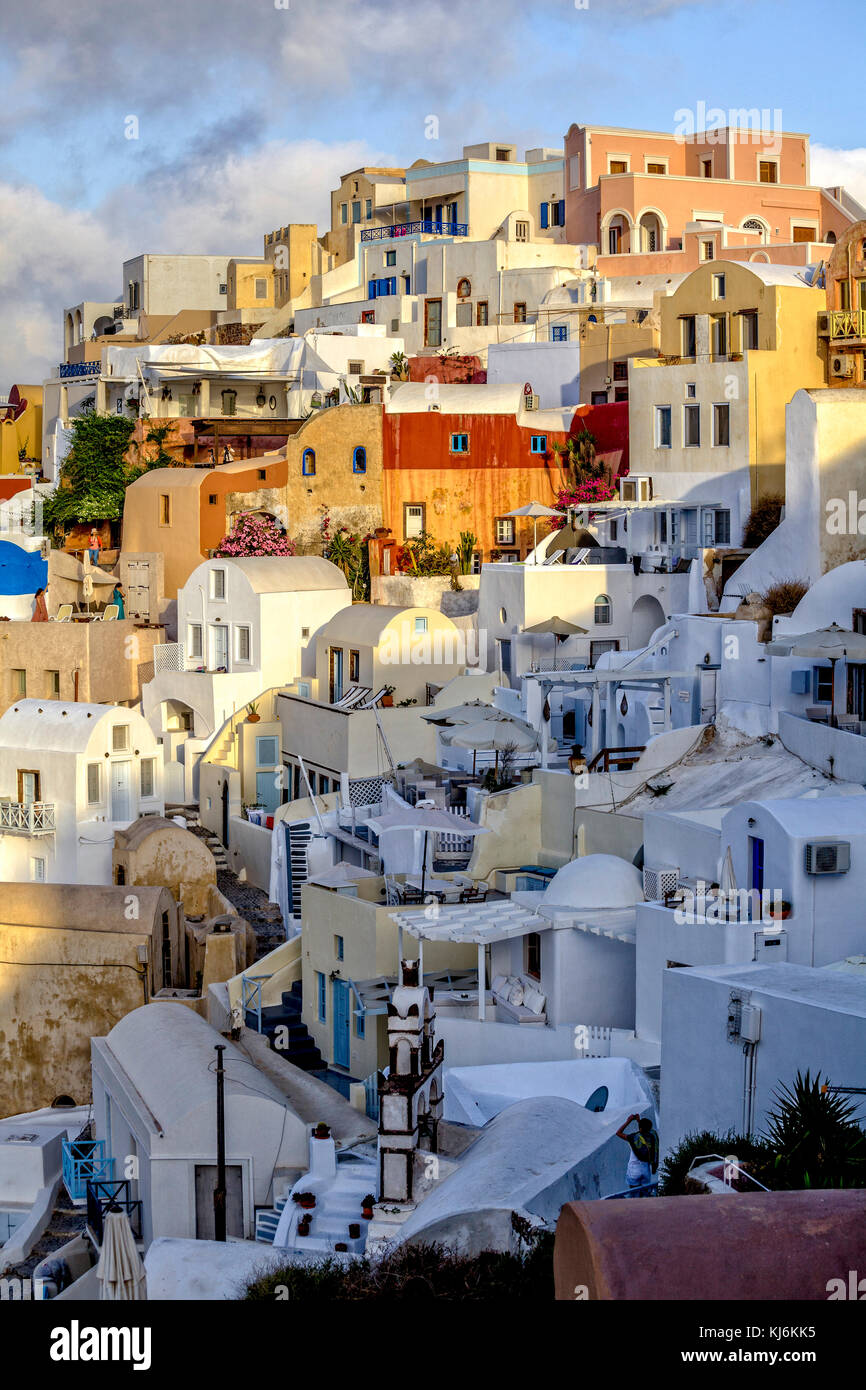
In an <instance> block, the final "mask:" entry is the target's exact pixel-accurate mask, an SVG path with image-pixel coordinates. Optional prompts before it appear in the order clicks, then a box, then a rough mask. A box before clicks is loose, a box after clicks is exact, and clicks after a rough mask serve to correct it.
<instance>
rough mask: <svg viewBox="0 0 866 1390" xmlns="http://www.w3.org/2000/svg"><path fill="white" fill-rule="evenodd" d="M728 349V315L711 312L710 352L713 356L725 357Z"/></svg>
mask: <svg viewBox="0 0 866 1390" xmlns="http://www.w3.org/2000/svg"><path fill="white" fill-rule="evenodd" d="M727 351H728V316H727V314H710V352H711V353H712V355H713V357H724V356H725V355H726V354H727Z"/></svg>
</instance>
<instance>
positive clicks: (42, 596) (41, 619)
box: [30, 589, 48, 623]
mask: <svg viewBox="0 0 866 1390" xmlns="http://www.w3.org/2000/svg"><path fill="white" fill-rule="evenodd" d="M47 598H48V590H47V589H37V590H36V593H35V594H34V595H33V616H32V617H31V619H30V621H31V623H47V622H48V604H47V602H46V600H47Z"/></svg>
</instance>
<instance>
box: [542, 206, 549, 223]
mask: <svg viewBox="0 0 866 1390" xmlns="http://www.w3.org/2000/svg"><path fill="white" fill-rule="evenodd" d="M549 211H550V205H549V204H548V203H542V204H541V225H542V227H546V226H547V218H548V213H549Z"/></svg>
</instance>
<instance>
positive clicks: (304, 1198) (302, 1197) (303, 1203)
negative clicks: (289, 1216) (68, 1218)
mask: <svg viewBox="0 0 866 1390" xmlns="http://www.w3.org/2000/svg"><path fill="white" fill-rule="evenodd" d="M292 1201H293V1202H297V1204H298V1206H299V1207H300V1208H301V1211H312V1210H313V1207H314V1206H315V1205H316V1194H315V1192H295V1193H294V1195H293V1196H292Z"/></svg>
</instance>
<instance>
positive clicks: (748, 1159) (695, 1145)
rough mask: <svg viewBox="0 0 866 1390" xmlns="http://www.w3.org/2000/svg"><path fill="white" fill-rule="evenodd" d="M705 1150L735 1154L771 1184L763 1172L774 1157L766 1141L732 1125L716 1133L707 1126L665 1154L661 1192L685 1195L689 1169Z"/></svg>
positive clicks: (744, 1164) (723, 1154)
mask: <svg viewBox="0 0 866 1390" xmlns="http://www.w3.org/2000/svg"><path fill="white" fill-rule="evenodd" d="M702 1154H721V1156H722V1158H727V1157H728V1155H729V1154H735V1155H736V1157H737V1160H738V1161H739V1162H740V1163H742V1164H743V1166H744V1167H746V1168H748V1170H749V1172H751V1173H754V1175H755V1177H756V1178H757V1179H758V1181H759V1182H762V1183H763V1184H764V1186H765V1187H769V1186H770V1184H769V1183H768V1182H767V1181H766V1179H765V1177H764V1176H763V1174H764V1173H765V1172H766V1170H767V1168H768V1167H769V1166H770V1165H771V1163H772V1159H773V1154H772V1152H771V1150H770V1148H769V1146H768V1145H767V1144H766V1143H764V1142H763V1141H761V1140H757V1141H756V1140H754V1139H747V1138H746V1137H745V1136H744V1135H742V1134H737V1133H736V1131H735V1130H733V1129H729V1130H728V1132H727V1134H714V1133H713V1131H712V1130H709V1129H705V1130H701V1131H700V1132H697V1133H694V1134H687V1135H686V1137H685V1139H683V1140H682V1141H681V1143H679V1144H678V1145H677V1147H676V1148H675V1149H671V1151H670V1153H669V1154H666V1155H665V1157H664V1159H663V1160H662V1164H661V1167H660V1169H659V1196H660V1197H681V1196H683V1195H684V1194H685V1191H686V1185H685V1184H686V1173H687V1172H688V1171H689V1169H690V1168H691V1166H692V1164H693V1163H694V1161H695V1159H696V1158H700V1157H701V1155H702Z"/></svg>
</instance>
